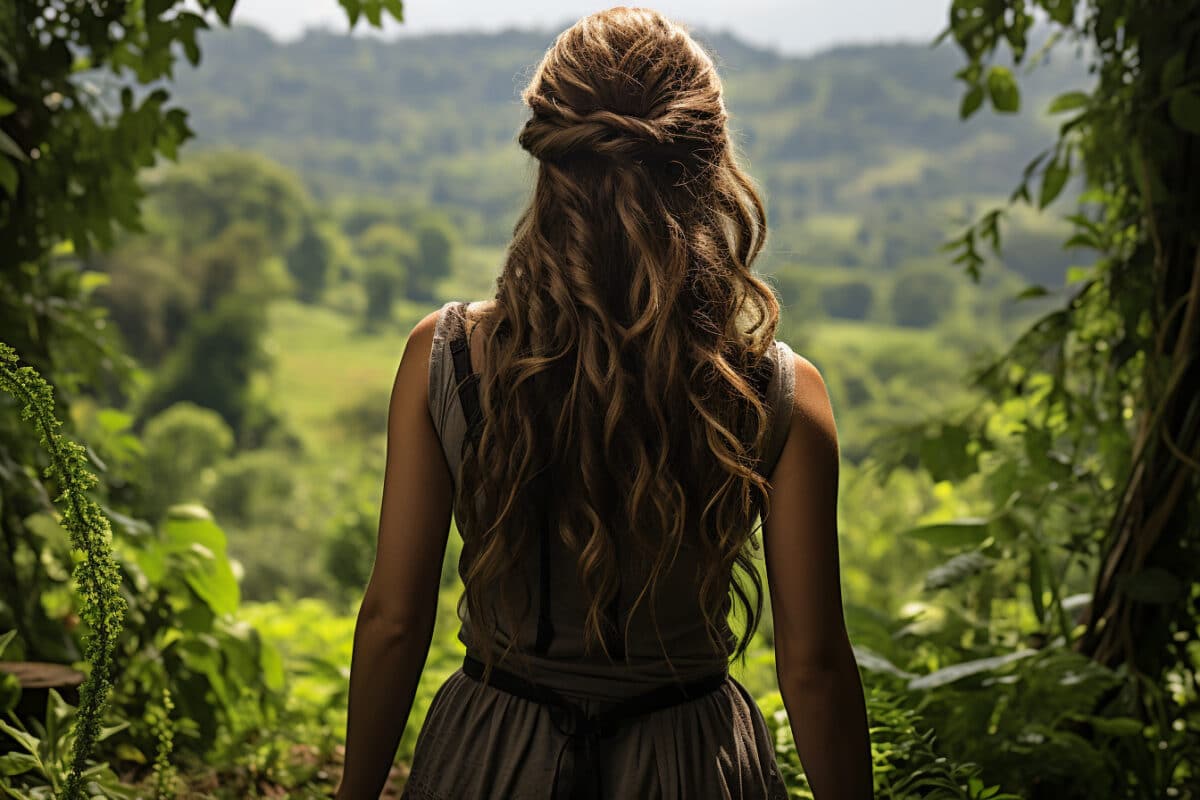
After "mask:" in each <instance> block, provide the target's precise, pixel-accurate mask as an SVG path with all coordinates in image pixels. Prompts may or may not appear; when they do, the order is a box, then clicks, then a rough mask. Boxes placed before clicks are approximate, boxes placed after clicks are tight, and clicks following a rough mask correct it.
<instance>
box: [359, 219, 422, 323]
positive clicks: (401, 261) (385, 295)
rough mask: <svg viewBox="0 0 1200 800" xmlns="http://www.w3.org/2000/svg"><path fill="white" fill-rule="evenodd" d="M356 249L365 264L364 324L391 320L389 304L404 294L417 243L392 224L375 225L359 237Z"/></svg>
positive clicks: (381, 223)
mask: <svg viewBox="0 0 1200 800" xmlns="http://www.w3.org/2000/svg"><path fill="white" fill-rule="evenodd" d="M356 249H357V250H358V252H359V254H360V256H361V257H362V259H363V263H364V265H365V266H364V269H363V292H364V293H365V294H366V298H367V306H366V319H365V323H366V325H367V327H371V326H373V325H376V324H378V323H381V322H386V321H387V320H389V319H391V316H392V304H393V303H394V302H395V300H396V298H397V297H399V296H400V295H401V294H402V293H403V290H404V286H405V284H406V282H407V276H408V274H409V270H410V269H411V265H412V263H413V261H414V260H415V259H416V254H417V243H416V242H415V241H413V238H412V237H411V236H409V235H408V233H406V232H405V231H403V230H401V229H400V228H397V227H396V226H395V225H390V224H388V223H386V222H378V223H376V224H374V225H372V226H371V227H370V228H367V230H365V231H364V232H363V234H362V235H361V236H359V237H358V241H357V242H356Z"/></svg>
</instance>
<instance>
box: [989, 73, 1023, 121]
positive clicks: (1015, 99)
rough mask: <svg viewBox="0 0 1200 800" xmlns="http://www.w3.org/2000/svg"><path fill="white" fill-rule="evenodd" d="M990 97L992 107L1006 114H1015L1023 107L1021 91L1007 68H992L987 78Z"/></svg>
mask: <svg viewBox="0 0 1200 800" xmlns="http://www.w3.org/2000/svg"><path fill="white" fill-rule="evenodd" d="M987 88H988V95H989V96H990V97H991V98H992V106H993V107H994V108H995V109H996V110H997V111H1000V112H1003V113H1005V114H1015V113H1016V112H1017V111H1018V110H1019V109H1020V107H1021V90H1020V89H1018V88H1017V81H1016V79H1015V78H1013V74H1012V72H1010V71H1009V70H1008V68H1007V67H992V68H991V69H990V70H988V76H987Z"/></svg>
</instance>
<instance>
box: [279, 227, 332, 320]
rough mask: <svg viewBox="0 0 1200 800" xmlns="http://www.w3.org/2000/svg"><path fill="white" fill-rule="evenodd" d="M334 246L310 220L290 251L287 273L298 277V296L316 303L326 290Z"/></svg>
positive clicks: (302, 299) (306, 301)
mask: <svg viewBox="0 0 1200 800" xmlns="http://www.w3.org/2000/svg"><path fill="white" fill-rule="evenodd" d="M331 251H332V246H331V244H330V242H329V240H328V239H327V238H326V237H325V235H324V234H323V233H322V232H321V230H320V228H319V227H318V226H316V225H314V224H312V223H311V222H310V223H309V224H308V225H306V226H305V228H304V233H303V235H302V236H301V237H300V240H299V241H298V242H296V244H295V246H293V247H292V249H291V250H290V251H288V255H287V267H288V272H290V273H291V275H292V277H293V278H294V279H295V280H296V297H297V298H299V299H300V300H301V301H302V302H305V303H314V302H316V301H317V299H318V298H319V297H320V296H321V293H322V292H323V291H324V290H325V286H326V285H327V284H328V282H329V276H330V272H331V271H332V269H331V267H332V264H331V261H332V258H333V254H332V252H331Z"/></svg>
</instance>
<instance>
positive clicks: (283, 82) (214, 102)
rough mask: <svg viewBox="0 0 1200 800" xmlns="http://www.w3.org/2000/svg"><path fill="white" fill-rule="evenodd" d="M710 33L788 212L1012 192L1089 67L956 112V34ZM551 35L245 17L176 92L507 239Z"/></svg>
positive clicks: (360, 181) (350, 175) (731, 99)
mask: <svg viewBox="0 0 1200 800" xmlns="http://www.w3.org/2000/svg"><path fill="white" fill-rule="evenodd" d="M698 36H699V37H700V38H702V39H703V40H704V41H705V44H706V46H708V47H709V48H710V50H711V51H713V52H714V53H715V55H716V58H717V60H718V63H719V65H720V71H721V74H722V76H723V78H724V81H725V84H726V94H727V102H728V105H729V108H730V111H731V113H732V116H733V119H732V123H731V124H732V125H733V127H735V128H736V129H737V131H738V136H739V141H740V142H741V144H742V147H743V149H744V152H745V155H746V156H747V158H748V159H749V165H750V169H751V171H752V172H753V173H754V174H755V175H756V177H757V178H758V179H759V181H760V182H761V183H762V184H763V185H764V186H765V188H766V189H767V191H768V194H769V198H770V200H771V201H772V216H773V221H774V222H775V223H776V224H785V225H786V224H788V223H793V222H799V221H802V220H803V219H805V218H806V217H808V216H810V215H812V214H821V213H830V212H836V211H844V210H862V209H863V208H864V207H867V206H869V205H871V204H874V203H879V202H882V201H886V200H888V199H889V198H899V199H902V200H904V201H905V202H908V203H911V202H914V201H937V200H941V199H945V198H946V197H948V196H950V195H967V194H996V193H1004V192H1007V191H1008V190H1009V189H1011V187H1012V185H1013V182H1014V180H1015V177H1016V172H1015V171H1016V170H1017V169H1019V168H1020V167H1021V166H1022V165H1023V164H1024V163H1025V161H1026V160H1027V159H1028V158H1029V157H1030V156H1032V155H1033V154H1034V153H1036V152H1037V151H1038V150H1039V149H1040V148H1041V147H1044V146H1045V145H1046V144H1048V143H1049V142H1050V141H1051V128H1050V127H1049V126H1048V124H1047V123H1045V122H1043V121H1041V120H1040V119H1039V117H1038V114H1037V113H1034V112H1035V111H1037V110H1040V109H1041V108H1044V106H1045V101H1046V99H1047V98H1048V97H1049V96H1051V95H1052V94H1054V93H1056V92H1058V91H1060V90H1063V89H1065V88H1069V87H1072V86H1077V85H1080V84H1081V83H1082V82H1083V80H1084V75H1083V72H1082V70H1081V69H1080V68H1079V67H1078V66H1077V65H1074V64H1071V63H1062V64H1058V63H1054V64H1050V65H1048V66H1042V67H1039V68H1038V69H1037V70H1035V71H1034V72H1033V73H1032V74H1031V75H1030V76H1028V77H1026V78H1024V79H1023V89H1024V90H1025V93H1024V96H1023V104H1022V113H1021V114H1020V115H1016V116H1006V117H1001V116H998V115H995V114H992V113H990V112H985V113H982V114H981V115H980V116H979V117H978V118H976V119H973V120H971V121H970V122H969V123H967V124H961V123H959V121H958V113H957V110H958V105H959V97H960V95H961V92H960V89H959V85H958V84H957V83H956V82H955V80H954V78H953V75H954V72H955V71H957V69H959V68H960V67H961V56H960V55H959V54H958V52H957V51H955V50H954V49H953V48H952V47H950V46H949V45H945V46H941V47H938V48H930V47H926V46H918V45H881V46H856V47H843V48H837V49H833V50H829V51H827V52H824V53H820V54H818V55H815V56H811V57H805V58H790V57H784V56H781V55H778V54H776V53H773V52H771V51H768V50H763V49H759V48H756V47H753V46H750V45H748V44H746V43H744V42H742V41H740V40H738V39H736V38H734V37H732V36H729V35H727V34H716V35H712V36H710V37H704V36H703V34H698ZM552 38H553V36H552V34H551V33H549V32H521V31H506V32H502V33H494V34H454V35H432V36H427V37H420V38H405V39H401V40H398V41H390V42H389V41H380V40H377V39H370V38H351V37H348V36H344V35H336V34H332V33H321V32H311V33H309V34H308V35H306V36H305V37H303V38H301V39H299V40H296V41H293V42H288V43H280V42H276V41H275V40H273V39H272V38H271V37H269V36H268V35H267V34H266V33H263V32H262V31H259V30H257V29H254V28H249V27H236V28H234V29H232V30H220V31H215V32H212V33H210V34H208V35H206V36H205V39H204V42H203V53H204V61H203V63H202V64H201V66H200V68H198V69H196V70H183V71H181V72H180V74H179V75H178V80H177V85H176V92H177V96H178V98H179V99H180V100H181V102H182V103H183V105H184V107H185V108H187V109H189V110H190V112H191V122H192V125H193V127H194V128H195V129H196V131H197V132H198V133H199V136H200V141H199V145H200V146H202V147H211V146H226V145H236V146H239V147H245V148H250V149H254V150H259V151H262V152H264V153H267V154H269V155H271V156H272V157H274V158H276V159H278V160H280V161H282V162H283V163H285V164H287V165H289V166H291V167H292V168H294V169H296V170H297V171H299V172H300V173H301V174H302V175H303V176H304V177H305V178H306V180H308V182H309V183H310V184H311V185H312V186H313V187H314V189H315V190H316V191H317V192H318V193H323V194H326V195H327V194H331V193H338V192H344V191H354V192H368V193H387V194H403V195H406V196H414V195H416V196H419V197H420V198H421V199H424V200H427V201H430V202H433V203H436V204H439V205H447V206H453V207H456V208H459V209H463V210H470V211H473V212H476V213H477V214H478V215H480V216H479V219H480V225H481V230H480V234H481V236H482V237H483V238H485V239H489V240H496V239H501V238H503V236H504V234H505V232H506V231H507V229H508V226H509V224H510V222H511V219H512V218H513V215H514V213H515V210H514V209H515V207H516V206H517V205H518V204H519V202H520V200H521V198H523V197H524V194H525V192H526V183H525V181H524V180H522V177H523V175H524V173H523V171H522V170H523V168H524V165H525V164H527V163H528V162H527V157H526V156H525V155H524V154H523V153H522V152H521V151H520V149H519V148H518V146H517V145H516V141H515V136H516V132H517V130H518V128H519V126H520V124H521V121H522V120H523V119H524V116H525V111H524V109H523V107H522V106H521V104H520V99H519V93H520V90H521V88H522V87H523V86H524V85H525V83H526V81H527V79H528V76H529V74H530V72H531V70H532V68H533V66H534V65H535V64H536V63H537V61H538V59H539V58H540V57H541V55H542V53H543V52H544V50H545V48H546V47H547V46H548V45H549V43H550V42H551V40H552Z"/></svg>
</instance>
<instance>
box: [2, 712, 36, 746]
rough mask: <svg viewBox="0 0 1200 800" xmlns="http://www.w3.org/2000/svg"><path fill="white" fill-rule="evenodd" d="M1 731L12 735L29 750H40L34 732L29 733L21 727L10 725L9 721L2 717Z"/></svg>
mask: <svg viewBox="0 0 1200 800" xmlns="http://www.w3.org/2000/svg"><path fill="white" fill-rule="evenodd" d="M0 731H3V732H4V733H7V734H8V735H9V736H11V737H12V738H13V739H15V740H16V741H17V743H18V744H20V745H21V746H22V747H24V748H25V750H26V751H27V752H29V753H37V751H38V740H37V737H35V736H34V735H33V734H31V733H29V732H28V731H23V730H21V729H20V728H14V727H13V726H12V725H9V724H8V723H7V722H5V721H4V720H2V719H0Z"/></svg>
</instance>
